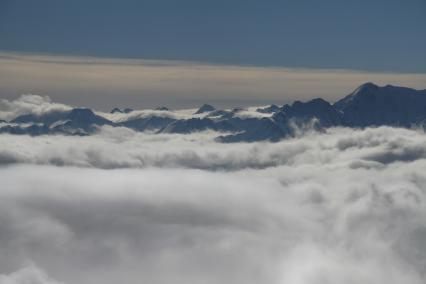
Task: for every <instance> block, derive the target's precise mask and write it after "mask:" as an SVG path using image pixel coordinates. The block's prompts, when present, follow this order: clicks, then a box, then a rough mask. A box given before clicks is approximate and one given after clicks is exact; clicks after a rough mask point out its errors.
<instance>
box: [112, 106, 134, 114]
mask: <svg viewBox="0 0 426 284" xmlns="http://www.w3.org/2000/svg"><path fill="white" fill-rule="evenodd" d="M132 111H133V109H132V108H125V109H123V110H121V109H120V108H118V107H115V108H113V109H112V110H111V111H110V113H130V112H132Z"/></svg>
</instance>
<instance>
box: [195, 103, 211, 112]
mask: <svg viewBox="0 0 426 284" xmlns="http://www.w3.org/2000/svg"><path fill="white" fill-rule="evenodd" d="M214 110H216V109H215V108H214V107H213V106H212V105H209V104H203V105H202V106H201V107H200V108H199V109H198V110H197V111H196V112H195V113H194V114H201V113H205V112H211V111H214Z"/></svg>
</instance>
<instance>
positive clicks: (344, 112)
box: [0, 83, 426, 142]
mask: <svg viewBox="0 0 426 284" xmlns="http://www.w3.org/2000/svg"><path fill="white" fill-rule="evenodd" d="M155 110H157V111H158V110H161V111H162V112H152V111H151V112H148V113H147V114H145V115H139V116H138V112H137V111H134V110H133V109H130V108H126V109H124V110H121V109H119V108H114V109H113V110H111V113H121V114H123V115H120V117H121V116H123V118H121V120H120V121H111V120H108V119H107V118H106V117H107V116H106V115H105V117H103V116H101V115H99V114H95V113H94V112H93V111H92V110H90V109H88V108H74V109H72V110H69V111H52V112H48V113H45V114H42V115H35V114H24V115H20V116H18V117H16V118H14V119H12V120H11V121H9V122H6V121H1V124H0V133H11V134H28V135H43V134H67V135H90V134H91V133H93V132H96V130H97V129H98V127H99V126H102V125H111V126H115V127H128V128H131V129H133V130H135V131H151V132H155V133H180V134H188V133H192V132H198V131H205V130H212V131H218V132H222V134H219V135H218V137H217V140H218V141H221V142H253V141H262V140H269V141H278V140H280V139H283V138H285V137H289V136H294V135H295V133H296V130H297V129H300V128H303V127H307V125H308V126H309V128H310V129H312V128H313V129H316V130H322V129H326V128H328V127H334V126H342V127H356V128H363V127H371V126H384V125H387V126H396V127H412V126H416V125H417V126H418V125H420V126H423V125H424V123H425V122H426V90H415V89H411V88H406V87H397V86H391V85H387V86H384V87H380V86H377V85H375V84H373V83H365V84H363V85H361V86H359V87H358V88H357V89H356V90H355V91H353V92H352V93H351V94H349V95H347V96H345V97H344V98H342V99H341V100H339V101H337V102H336V103H334V104H330V103H329V102H327V101H325V100H323V99H321V98H317V99H313V100H310V101H308V102H300V101H296V102H294V103H292V104H287V105H284V106H282V107H279V106H277V105H270V106H267V107H262V108H257V109H255V110H254V111H248V110H246V109H243V108H234V109H232V110H217V109H215V108H214V107H213V106H211V105H209V104H204V105H202V106H201V107H200V108H199V109H198V110H197V111H196V112H195V113H194V114H193V115H186V116H185V117H183V118H182V116H179V115H177V114H176V113H174V112H173V111H170V110H169V109H168V108H166V107H159V108H157V109H155ZM135 113H136V114H135Z"/></svg>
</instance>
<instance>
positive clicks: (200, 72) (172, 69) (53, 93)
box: [0, 52, 426, 110]
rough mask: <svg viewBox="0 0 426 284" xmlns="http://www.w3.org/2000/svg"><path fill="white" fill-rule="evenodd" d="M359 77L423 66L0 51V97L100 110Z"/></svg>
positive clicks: (234, 97) (250, 97)
mask: <svg viewBox="0 0 426 284" xmlns="http://www.w3.org/2000/svg"><path fill="white" fill-rule="evenodd" d="M367 81H372V82H375V83H377V84H380V85H386V84H393V85H403V86H408V87H412V88H416V89H425V88H426V74H412V73H391V72H381V73H378V72H370V71H354V70H341V69H306V68H303V69H302V68H299V69H297V68H279V67H247V66H237V65H218V64H205V63H198V62H186V61H166V60H140V59H139V60H136V59H135V60H131V59H119V58H97V57H70V56H69V57H64V56H51V55H34V54H20V53H7V52H1V53H0V97H2V98H5V99H14V98H16V97H18V96H19V95H21V94H27V93H32V94H39V95H48V96H50V97H51V98H52V99H53V100H54V101H58V102H62V103H67V104H71V105H76V106H89V107H93V108H96V109H100V110H109V109H111V108H112V107H115V106H118V107H133V108H151V107H156V106H159V105H166V106H169V107H171V108H185V107H197V106H198V105H200V104H203V103H211V104H214V105H216V106H218V107H233V106H246V105H262V104H271V103H276V104H284V103H289V102H292V101H294V100H309V99H311V98H315V97H322V98H324V99H327V100H329V101H331V102H333V101H335V100H337V99H339V98H341V97H343V96H345V95H346V94H348V93H350V92H351V91H353V90H354V89H355V88H356V87H357V86H359V85H360V84H362V83H364V82H367Z"/></svg>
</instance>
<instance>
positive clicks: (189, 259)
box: [0, 127, 426, 284]
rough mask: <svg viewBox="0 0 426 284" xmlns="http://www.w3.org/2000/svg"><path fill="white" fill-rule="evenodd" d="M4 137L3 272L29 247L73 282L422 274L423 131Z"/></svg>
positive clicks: (327, 283) (425, 212) (355, 280)
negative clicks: (257, 138) (245, 137)
mask: <svg viewBox="0 0 426 284" xmlns="http://www.w3.org/2000/svg"><path fill="white" fill-rule="evenodd" d="M1 138H2V139H0V141H1V143H2V144H1V145H0V149H1V155H0V156H1V157H2V158H1V159H2V164H3V165H2V167H1V168H0V180H1V181H2V186H1V188H0V254H1V255H2V257H1V258H0V274H2V275H3V276H2V277H9V278H10V277H11V275H14V274H15V273H14V272H13V271H18V272H19V271H20V269H21V268H22V267H23V265H24V263H25V262H27V261H31V262H32V263H34V265H35V266H37V267H41V268H43V270H44V271H45V274H46V275H47V274H48V275H50V276H51V278H53V279H58V281H62V282H65V283H82V284H86V283H105V284H108V283H141V282H144V283H154V284H156V283H171V282H173V283H246V284H247V283H271V284H275V283H277V284H282V283H295V284H317V283H322V284H323V283H324V284H335V283H336V284H337V283H351V284H361V283H362V284H366V283H367V284H369V283H371V284H372V283H388V284H394V283H395V284H396V283H412V284H420V283H424V282H425V280H426V270H425V265H426V250H425V247H426V238H425V236H426V221H425V220H426V207H425V206H424V204H425V202H426V192H425V188H426V171H425V169H426V159H425V151H424V145H425V139H426V138H425V136H424V133H423V132H421V131H417V130H407V129H397V128H389V127H381V128H371V129H365V130H349V129H340V128H335V129H329V130H327V132H325V133H307V134H305V135H303V136H300V137H296V138H294V139H289V140H284V141H282V142H279V143H251V144H219V143H215V142H214V141H213V140H212V135H211V134H210V133H199V134H192V135H148V134H143V133H142V134H141V133H135V132H132V131H130V130H127V129H120V128H115V129H113V128H103V129H102V130H101V131H100V132H99V133H98V134H96V135H93V136H90V137H67V136H39V137H27V136H11V135H2V136H1ZM5 157H6V158H5ZM58 165H60V166H58ZM3 256H7V257H3ZM6 283H9V282H6ZM11 283H15V282H11ZM18 283H20V282H18ZM35 283H39V282H35ZM40 283H44V282H40ZM47 283H49V282H47ZM53 283H55V282H53Z"/></svg>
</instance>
